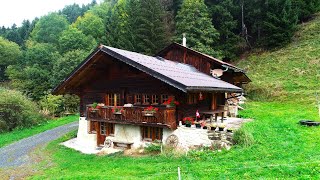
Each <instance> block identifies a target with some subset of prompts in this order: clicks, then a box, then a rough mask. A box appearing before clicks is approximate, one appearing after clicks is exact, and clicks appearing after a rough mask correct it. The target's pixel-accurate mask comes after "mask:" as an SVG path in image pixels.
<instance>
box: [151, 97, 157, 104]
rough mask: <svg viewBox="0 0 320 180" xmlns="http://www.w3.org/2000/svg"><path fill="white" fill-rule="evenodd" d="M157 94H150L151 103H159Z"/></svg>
mask: <svg viewBox="0 0 320 180" xmlns="http://www.w3.org/2000/svg"><path fill="white" fill-rule="evenodd" d="M158 99H159V98H158V95H152V96H151V103H152V104H158V103H159V100H158Z"/></svg>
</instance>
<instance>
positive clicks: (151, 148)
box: [144, 143, 161, 153]
mask: <svg viewBox="0 0 320 180" xmlns="http://www.w3.org/2000/svg"><path fill="white" fill-rule="evenodd" d="M144 150H145V151H146V152H149V153H151V152H152V153H160V152H161V144H160V143H151V144H150V145H148V146H147V147H145V148H144Z"/></svg>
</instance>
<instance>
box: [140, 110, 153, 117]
mask: <svg viewBox="0 0 320 180" xmlns="http://www.w3.org/2000/svg"><path fill="white" fill-rule="evenodd" d="M142 114H143V116H146V117H152V116H154V114H155V113H154V112H152V111H142Z"/></svg>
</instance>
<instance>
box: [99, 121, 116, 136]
mask: <svg viewBox="0 0 320 180" xmlns="http://www.w3.org/2000/svg"><path fill="white" fill-rule="evenodd" d="M100 134H101V135H105V136H113V135H114V124H113V123H106V122H100Z"/></svg>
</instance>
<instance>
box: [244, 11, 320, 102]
mask: <svg viewBox="0 0 320 180" xmlns="http://www.w3.org/2000/svg"><path fill="white" fill-rule="evenodd" d="M238 65H239V66H240V67H242V68H244V69H246V70H247V72H248V76H249V77H250V78H251V79H252V83H251V84H250V85H248V86H247V87H246V89H247V92H248V94H249V97H251V99H253V100H263V101H265V100H281V101H286V100H289V101H295V102H305V103H314V102H315V100H314V98H315V92H316V91H318V92H319V91H320V14H318V15H316V16H315V18H314V19H313V20H311V21H310V22H308V23H304V24H301V25H300V26H299V30H298V32H297V33H296V34H295V37H294V40H293V42H292V43H291V44H289V45H288V46H286V47H284V48H282V49H278V50H274V51H270V52H263V53H254V54H252V55H249V57H247V58H246V59H245V60H241V61H240V62H238Z"/></svg>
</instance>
